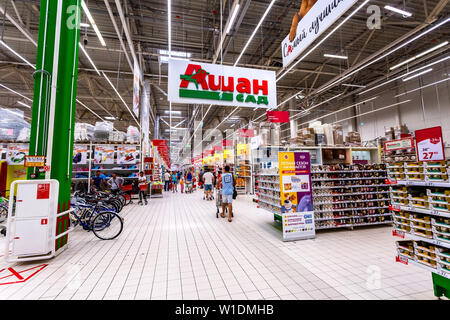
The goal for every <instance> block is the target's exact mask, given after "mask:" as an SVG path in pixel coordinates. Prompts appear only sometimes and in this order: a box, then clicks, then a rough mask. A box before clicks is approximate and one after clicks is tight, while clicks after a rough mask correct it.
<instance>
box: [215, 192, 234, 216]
mask: <svg viewBox="0 0 450 320" xmlns="http://www.w3.org/2000/svg"><path fill="white" fill-rule="evenodd" d="M215 190H216V208H217V211H216V218H219V211H220V208H222V188H216V189H215ZM225 212H226V213H227V212H228V206H226V207H225ZM231 217H234V213H233V212H232V213H231Z"/></svg>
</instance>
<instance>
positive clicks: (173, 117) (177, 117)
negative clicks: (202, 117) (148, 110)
mask: <svg viewBox="0 0 450 320" xmlns="http://www.w3.org/2000/svg"><path fill="white" fill-rule="evenodd" d="M170 117H171V118H172V119H184V118H185V117H183V116H162V117H161V118H170Z"/></svg>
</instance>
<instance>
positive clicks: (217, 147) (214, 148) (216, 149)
mask: <svg viewBox="0 0 450 320" xmlns="http://www.w3.org/2000/svg"><path fill="white" fill-rule="evenodd" d="M213 150H214V151H215V152H216V151H222V146H213Z"/></svg>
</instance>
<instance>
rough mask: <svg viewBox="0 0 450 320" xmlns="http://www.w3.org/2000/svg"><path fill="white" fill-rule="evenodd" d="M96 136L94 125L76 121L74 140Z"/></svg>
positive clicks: (86, 139) (83, 139)
mask: <svg viewBox="0 0 450 320" xmlns="http://www.w3.org/2000/svg"><path fill="white" fill-rule="evenodd" d="M93 137H94V126H93V125H91V124H89V123H75V131H74V140H75V141H77V142H79V141H90V140H92V139H93Z"/></svg>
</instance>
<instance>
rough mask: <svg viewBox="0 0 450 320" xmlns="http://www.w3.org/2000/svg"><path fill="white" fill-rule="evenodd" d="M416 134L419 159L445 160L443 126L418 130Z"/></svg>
mask: <svg viewBox="0 0 450 320" xmlns="http://www.w3.org/2000/svg"><path fill="white" fill-rule="evenodd" d="M414 135H415V137H416V143H417V159H418V160H419V161H442V160H445V153H444V141H443V139H442V128H441V127H433V128H427V129H422V130H416V131H415V133H414Z"/></svg>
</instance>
